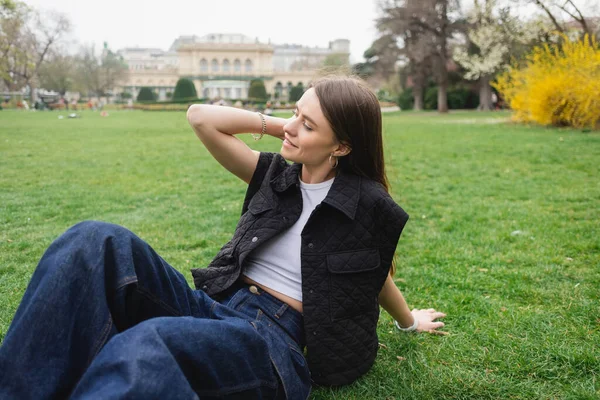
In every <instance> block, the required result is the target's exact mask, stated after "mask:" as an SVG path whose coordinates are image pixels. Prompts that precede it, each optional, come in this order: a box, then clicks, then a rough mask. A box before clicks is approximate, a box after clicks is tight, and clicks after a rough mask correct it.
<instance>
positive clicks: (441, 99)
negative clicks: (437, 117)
mask: <svg viewBox="0 0 600 400" xmlns="http://www.w3.org/2000/svg"><path fill="white" fill-rule="evenodd" d="M438 112H441V113H447V112H448V81H447V80H444V81H441V82H440V84H439V86H438Z"/></svg>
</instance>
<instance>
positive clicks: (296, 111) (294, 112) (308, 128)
mask: <svg viewBox="0 0 600 400" xmlns="http://www.w3.org/2000/svg"><path fill="white" fill-rule="evenodd" d="M292 114H293V115H294V117H296V118H297V117H298V109H295V110H294V111H292ZM302 125H304V127H305V128H306V130H307V131H312V130H313V128H311V127H310V126H308V125H306V122H303V123H302Z"/></svg>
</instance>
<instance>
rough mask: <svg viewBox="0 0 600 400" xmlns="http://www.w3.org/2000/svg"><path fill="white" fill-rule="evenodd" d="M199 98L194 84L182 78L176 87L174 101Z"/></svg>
mask: <svg viewBox="0 0 600 400" xmlns="http://www.w3.org/2000/svg"><path fill="white" fill-rule="evenodd" d="M196 97H198V94H197V93H196V87H195V86H194V82H192V81H191V80H189V79H186V78H180V79H179V80H178V81H177V84H176V85H175V92H174V93H173V100H182V99H195V98H196Z"/></svg>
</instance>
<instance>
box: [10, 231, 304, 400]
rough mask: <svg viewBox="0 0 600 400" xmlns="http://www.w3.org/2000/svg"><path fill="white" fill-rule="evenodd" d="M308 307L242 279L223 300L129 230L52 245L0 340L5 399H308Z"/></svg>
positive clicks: (81, 234)
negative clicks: (304, 310) (194, 284)
mask: <svg viewBox="0 0 600 400" xmlns="http://www.w3.org/2000/svg"><path fill="white" fill-rule="evenodd" d="M302 326H303V324H302V315H301V314H300V313H298V312H297V311H295V310H294V309H292V308H290V307H289V306H288V305H287V304H285V303H282V302H281V301H279V300H277V299H276V298H274V297H273V296H271V295H269V294H268V293H265V292H263V291H261V290H255V289H254V288H252V291H251V290H249V288H248V286H247V285H244V284H238V285H236V287H235V288H232V289H231V290H228V291H227V293H226V294H225V296H224V297H223V298H222V299H221V300H220V302H218V301H215V300H214V299H212V298H211V297H209V296H208V295H207V294H206V293H204V292H202V291H200V290H192V289H191V288H190V287H189V286H188V284H187V282H186V280H185V278H184V277H183V275H182V274H180V273H179V272H178V271H177V270H175V269H174V268H173V267H171V266H170V265H169V264H167V263H166V262H165V261H164V260H163V259H162V258H161V257H160V256H159V255H158V254H156V252H154V250H152V248H151V247H150V246H149V245H148V244H147V243H145V242H144V241H142V240H141V239H140V238H138V237H137V236H136V235H134V234H133V233H131V232H130V231H128V230H127V229H125V228H123V227H120V226H117V225H112V224H107V223H102V222H82V223H80V224H77V225H75V226H74V227H72V228H71V229H69V230H68V231H67V232H65V233H64V234H63V235H62V236H61V237H60V238H58V239H57V240H56V241H55V242H54V243H52V245H51V246H50V247H49V248H48V249H47V251H46V252H45V254H44V256H43V257H42V259H41V260H40V263H39V265H38V267H37V269H36V270H35V272H34V274H33V276H32V278H31V281H30V283H29V286H28V288H27V290H26V292H25V295H24V296H23V300H22V302H21V304H20V306H19V308H18V310H17V312H16V314H15V316H14V319H13V321H12V324H11V326H10V328H9V330H8V332H7V334H6V336H5V338H4V341H3V343H2V346H1V347H0V399H19V400H22V399H54V398H58V399H63V398H68V397H70V398H74V399H79V398H102V399H112V398H128V399H136V398H139V399H151V398H160V399H213V398H215V399H216V398H218V399H279V398H289V399H306V398H307V397H308V395H309V392H310V374H309V371H308V367H307V364H306V360H305V358H304V356H303V353H302V348H303V347H304V339H303V338H304V336H303V328H302Z"/></svg>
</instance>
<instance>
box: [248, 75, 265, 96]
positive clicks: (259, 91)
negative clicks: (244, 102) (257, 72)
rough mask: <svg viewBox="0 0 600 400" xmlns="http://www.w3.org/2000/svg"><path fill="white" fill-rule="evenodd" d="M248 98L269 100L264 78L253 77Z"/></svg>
mask: <svg viewBox="0 0 600 400" xmlns="http://www.w3.org/2000/svg"><path fill="white" fill-rule="evenodd" d="M248 98H250V99H256V100H258V101H260V100H262V101H265V100H267V89H266V88H265V83H264V82H263V81H262V79H252V80H251V81H250V88H249V89H248Z"/></svg>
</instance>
